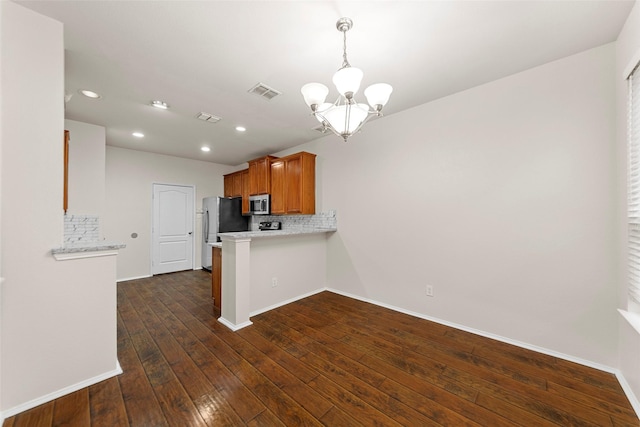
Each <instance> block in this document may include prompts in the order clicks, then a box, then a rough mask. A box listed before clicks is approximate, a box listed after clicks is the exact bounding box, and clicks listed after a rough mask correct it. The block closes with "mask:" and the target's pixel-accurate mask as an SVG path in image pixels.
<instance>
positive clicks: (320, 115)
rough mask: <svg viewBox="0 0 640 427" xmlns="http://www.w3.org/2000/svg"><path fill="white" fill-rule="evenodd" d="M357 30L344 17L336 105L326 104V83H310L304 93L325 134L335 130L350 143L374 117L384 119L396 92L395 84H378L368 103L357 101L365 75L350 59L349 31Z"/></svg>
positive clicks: (368, 91) (340, 27)
mask: <svg viewBox="0 0 640 427" xmlns="http://www.w3.org/2000/svg"><path fill="white" fill-rule="evenodd" d="M351 27H353V22H352V21H351V19H349V18H340V19H339V20H338V22H337V23H336V28H337V29H338V31H341V32H342V34H343V54H342V66H341V67H340V69H339V70H338V71H336V73H335V74H334V75H333V84H334V85H335V87H336V89H337V90H338V93H339V94H340V95H339V96H338V99H337V100H336V102H334V103H333V104H332V103H329V102H325V99H326V98H327V95H328V94H329V88H327V87H326V86H325V85H323V84H322V83H307V84H306V85H304V86H302V89H301V90H300V91H301V92H302V96H303V97H304V101H305V102H306V103H307V105H308V106H309V107H310V108H311V111H312V114H313V115H314V116H315V117H316V119H318V121H319V122H320V123H322V128H323V131H326V130H331V131H332V132H333V133H335V134H336V135H338V136H340V137H341V138H342V139H344V141H345V142H347V139H348V138H349V137H350V136H351V135H353V134H354V133H356V132H358V131H359V130H360V129H361V128H362V126H363V125H364V124H365V123H366V122H367V120H369V118H371V117H372V116H381V115H382V107H384V106H385V105H386V103H387V102H388V101H389V96H390V95H391V92H392V91H393V88H392V87H391V85H388V84H386V83H376V84H372V85H371V86H369V87H367V88H366V89H365V90H364V96H365V98H367V102H368V103H369V105H367V104H363V103H358V102H356V100H355V98H354V95H355V94H356V93H357V92H358V90H359V89H360V83H361V82H362V77H363V72H362V70H360V69H359V68H355V67H352V66H351V64H349V60H348V59H347V31H349V30H350V29H351ZM369 107H371V108H369Z"/></svg>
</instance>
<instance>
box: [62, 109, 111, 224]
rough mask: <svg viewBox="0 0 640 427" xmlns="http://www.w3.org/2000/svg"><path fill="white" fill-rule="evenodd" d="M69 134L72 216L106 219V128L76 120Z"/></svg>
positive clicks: (69, 126) (67, 122)
mask: <svg viewBox="0 0 640 427" xmlns="http://www.w3.org/2000/svg"><path fill="white" fill-rule="evenodd" d="M64 126H65V129H67V130H68V131H69V135H70V137H71V141H70V142H69V209H68V210H67V214H68V215H98V216H99V217H102V215H103V211H104V203H105V128H104V127H102V126H96V125H92V124H88V123H82V122H77V121H74V120H65V121H64Z"/></svg>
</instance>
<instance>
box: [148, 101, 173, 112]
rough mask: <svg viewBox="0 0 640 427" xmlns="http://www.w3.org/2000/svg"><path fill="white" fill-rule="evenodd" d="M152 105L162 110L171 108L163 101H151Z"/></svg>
mask: <svg viewBox="0 0 640 427" xmlns="http://www.w3.org/2000/svg"><path fill="white" fill-rule="evenodd" d="M151 105H152V106H154V107H156V108H159V109H161V110H166V109H168V108H169V104H167V103H166V102H163V101H151Z"/></svg>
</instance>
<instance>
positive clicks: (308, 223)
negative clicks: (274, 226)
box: [251, 209, 338, 231]
mask: <svg viewBox="0 0 640 427" xmlns="http://www.w3.org/2000/svg"><path fill="white" fill-rule="evenodd" d="M263 221H267V222H269V221H280V223H281V224H282V229H283V230H287V229H292V228H338V220H337V218H336V211H335V209H332V210H329V211H327V212H321V213H319V214H315V215H253V216H252V217H251V230H252V231H256V230H258V225H260V223H261V222H263Z"/></svg>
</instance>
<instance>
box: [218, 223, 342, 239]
mask: <svg viewBox="0 0 640 427" xmlns="http://www.w3.org/2000/svg"><path fill="white" fill-rule="evenodd" d="M334 231H338V229H337V228H311V227H309V228H287V229H284V230H264V231H263V230H257V231H237V232H232V233H218V236H220V237H230V238H231V239H246V238H251V239H253V238H257V237H277V236H294V235H300V234H317V233H332V232H334ZM218 243H220V242H218Z"/></svg>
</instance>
